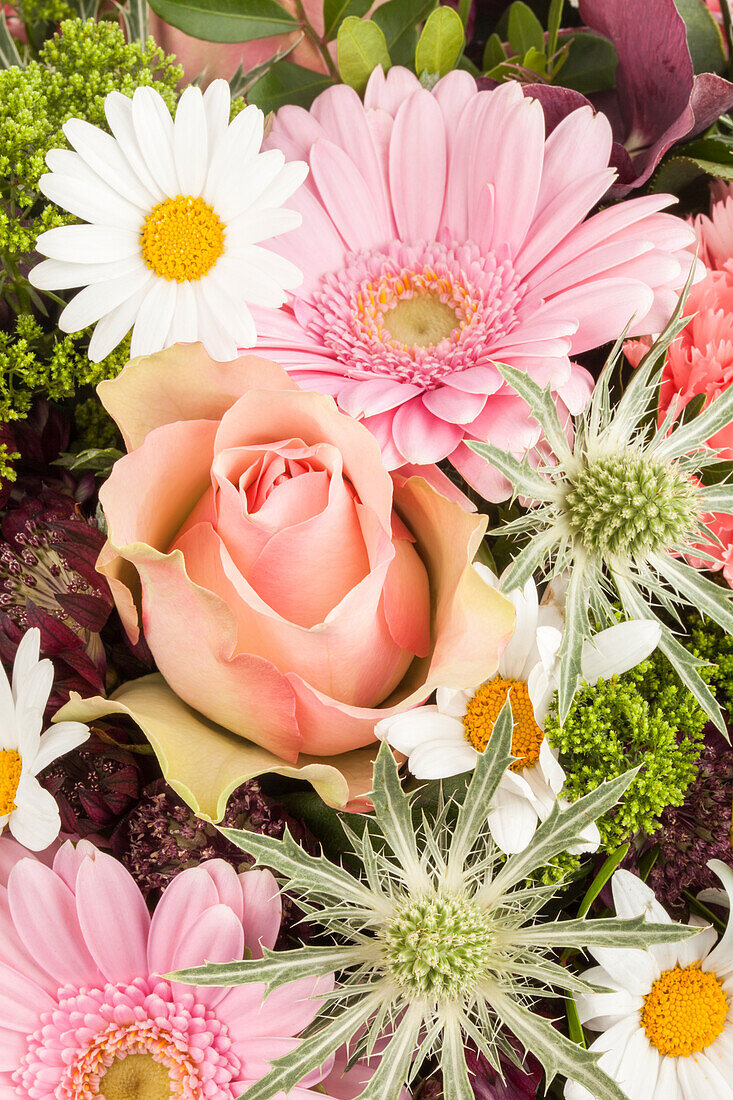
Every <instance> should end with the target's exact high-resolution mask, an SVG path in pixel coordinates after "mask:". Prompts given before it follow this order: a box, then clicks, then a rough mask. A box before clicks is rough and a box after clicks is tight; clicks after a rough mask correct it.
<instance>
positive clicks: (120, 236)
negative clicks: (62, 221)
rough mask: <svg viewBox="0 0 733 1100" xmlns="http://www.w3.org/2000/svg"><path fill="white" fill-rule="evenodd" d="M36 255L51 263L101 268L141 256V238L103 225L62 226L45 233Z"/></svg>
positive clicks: (37, 246) (137, 234)
mask: <svg viewBox="0 0 733 1100" xmlns="http://www.w3.org/2000/svg"><path fill="white" fill-rule="evenodd" d="M36 251H37V252H40V253H41V255H42V256H48V258H49V259H50V260H65V261H66V262H70V263H80V264H99V263H108V262H114V261H117V260H126V259H128V258H129V257H130V256H136V255H137V256H139V255H140V234H139V233H133V232H131V231H130V230H129V229H117V228H115V227H110V226H104V227H103V226H101V225H60V226H58V228H57V229H48V230H47V231H46V232H45V233H41V235H40V236H39V238H38V240H37V241H36Z"/></svg>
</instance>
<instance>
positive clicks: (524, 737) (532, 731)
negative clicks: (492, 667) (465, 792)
mask: <svg viewBox="0 0 733 1100" xmlns="http://www.w3.org/2000/svg"><path fill="white" fill-rule="evenodd" d="M507 695H508V696H509V698H510V701H511V708H512V718H513V720H514V732H513V733H512V756H516V758H517V759H516V760H515V762H514V763H513V764H512V765H511V768H512V771H522V770H523V769H524V768H531V767H532V765H533V764H536V763H537V761H538V760H539V756H540V748H541V747H542V741H543V739H544V736H545V735H544V732H543V730H542V729H541V727H540V726H538V724H537V722H536V720H535V716H534V708H533V706H532V700H531V699H530V697H529V690H528V688H527V685H526V683H525V682H524V680H504V679H502V678H501V676H496V677H495V678H494V679H493V680H487V682H486V683H485V684H482V685H481V687H480V688H479V689H478V691H476V692H475V693H474V695H473V697H472V698H471V700H470V702H469V704H468V707H467V708H466V713H465V715H464V716H463V726H464V729H465V731H466V740H467V741H469V742H470V744H472V745H473V747H474V748H475V749H476V751H477V752H483V751H484V749H485V748H486V746H487V745H488V743H489V741H490V740H491V735H492V733H493V732H494V723H495V722H496V719H497V718H498V717H499V714H500V713H501V708H502V707H503V706H504V703H505V702H506V700H507Z"/></svg>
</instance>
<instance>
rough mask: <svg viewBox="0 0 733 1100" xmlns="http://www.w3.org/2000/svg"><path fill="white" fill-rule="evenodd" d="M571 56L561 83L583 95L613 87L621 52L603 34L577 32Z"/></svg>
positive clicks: (572, 42)
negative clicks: (618, 53)
mask: <svg viewBox="0 0 733 1100" xmlns="http://www.w3.org/2000/svg"><path fill="white" fill-rule="evenodd" d="M568 45H569V47H570V48H569V50H568V56H567V58H566V59H565V62H564V64H563V66H562V76H561V77H560V83H561V84H562V86H563V87H564V88H573V89H574V90H575V91H576V92H582V93H583V95H591V94H592V93H593V92H603V91H606V89H608V88H613V86H614V83H615V81H616V66H617V65H618V55H617V53H616V47H615V46H614V45H613V43H612V42H609V41H608V39H607V38H602V37H601V35H599V34H591V33H590V32H585V33H583V34H574V35H573V37H572V39H570V41H569V43H568Z"/></svg>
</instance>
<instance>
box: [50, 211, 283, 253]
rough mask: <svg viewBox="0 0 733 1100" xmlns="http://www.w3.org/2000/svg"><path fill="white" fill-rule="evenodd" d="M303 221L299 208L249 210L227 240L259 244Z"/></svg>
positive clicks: (234, 243) (237, 244)
mask: <svg viewBox="0 0 733 1100" xmlns="http://www.w3.org/2000/svg"><path fill="white" fill-rule="evenodd" d="M302 221H303V218H302V215H301V214H299V213H298V211H297V210H288V209H287V208H286V207H282V206H281V207H278V208H277V209H272V210H258V211H252V210H248V211H247V212H246V213H244V214H240V216H239V217H238V218H235V220H234V221H233V222H232V223H231V224H230V225H229V226H228V228H227V242H229V241H231V243H232V247H233V248H235V249H237V248H239V247H240V246H242V245H248V244H258V243H259V241H264V240H266V239H267V238H268V237H277V236H279V235H280V233H289V232H290V231H291V230H293V229H297V228H298V227H299V226H300V224H301V223H302ZM51 232H52V233H53V232H55V230H51Z"/></svg>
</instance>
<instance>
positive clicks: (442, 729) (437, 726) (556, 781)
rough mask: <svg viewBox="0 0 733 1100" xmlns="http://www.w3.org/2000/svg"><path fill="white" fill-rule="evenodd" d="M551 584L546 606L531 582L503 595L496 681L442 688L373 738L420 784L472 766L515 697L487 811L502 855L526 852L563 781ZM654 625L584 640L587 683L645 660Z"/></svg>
mask: <svg viewBox="0 0 733 1100" xmlns="http://www.w3.org/2000/svg"><path fill="white" fill-rule="evenodd" d="M475 568H476V570H477V571H478V572H479V574H480V575H481V576H482V577H483V579H484V580H485V581H487V583H489V584H490V585H491V586H492V587H494V588H498V587H499V584H500V582H499V579H498V578H497V577H496V576H494V574H493V573H492V572H491V571H490V570H489V569H487V568H486V566H483V565H477V566H475ZM559 589H560V591H558V586H555V587H554V588H553V587H552V586H551V587H550V588H548V591H547V592H546V594H545V597H544V598H543V601H542V603H541V604H540V602H539V598H538V595H537V588H536V586H535V583H534V581H533V580H532V578H531V577H530V579H529V580H528V581H527V583H526V584H525V586H524V588H523V589H514V590H513V591H512V592H508V593H507V596H508V598H509V600H510V601H511V602H512V604H513V605H514V609H515V611H516V616H517V618H516V628H515V630H514V634H513V635H512V637H511V639H510V640H509V643H508V645H507V647H506V649H505V650H504V652H503V653H502V655H501V656H500V658H499V667H498V670H497V673H496V675H495V676H494V677H492V679H490V680H486V681H485V682H484V683H481V684H478V685H475V686H474V687H472V688H470V689H468V690H455V689H453V688H450V687H439V688H438V692H437V703H436V705H435V706H424V707H418V708H417V709H415V710H410V711H407V712H406V713H404V714H398V715H395V716H394V717H391V718H384V719H382V721H380V722H379V723H378V724H377V727H376V731H375V732H376V733H377V735H378V736H379V737H381V738H382V739H383V740H385V741H387V742H388V743H389V744H390V745H391V746H392V747H393V748H395V749H397V750H398V751H399V752H402V753H405V755H406V756H407V757H408V767H409V769H410V771H411V772H412V773H413V775H415V776H416V777H417V778H418V779H443V778H445V777H447V776H450V775H458V774H460V773H461V772H464V771H469V770H470V769H472V768H474V767H475V766H476V762H477V760H478V758H479V755H480V754H481V753H483V752H485V751H486V749H487V747H488V746H489V745H490V744H491V737H492V735H493V732H494V726H495V723H496V719H497V718H498V716H499V713H500V711H501V709H502V707H503V706H504V703H505V702H506V700H507V697H508V698H509V700H510V705H511V708H512V717H513V720H514V730H513V734H512V756H513V757H514V758H515V759H514V763H513V764H512V766H511V768H509V769H507V771H506V772H505V773H504V775H503V776H502V778H501V781H500V783H499V786H498V788H497V791H496V795H495V797H494V801H493V803H492V805H491V809H490V810H488V825H489V829H490V830H491V835H492V836H493V838H494V841H495V842H496V844H497V845H498V846H499V848H501V850H502V851H503V852H521V851H522V849H523V848H525V847H526V845H527V844H528V843H529V841H530V840H531V838H532V835H533V834H534V831H535V829H536V828H537V824H538V822H539V821H544V820H545V819H546V818H547V816H548V814H549V813H550V811H551V809H552V807H553V805H554V804H555V800H556V799H557V797H558V796H559V794H560V792H561V790H562V787H563V784H564V782H565V772H564V771H563V769H562V767H561V766H560V764H559V763H558V760H557V753H556V752H555V750H554V749H553V748H552V747H551V746H550V743H549V741H548V740H547V739H546V738H545V735H544V729H545V719H546V717H547V714H548V711H549V709H550V704H551V701H552V698H553V696H554V694H555V690H556V676H557V653H558V651H559V649H560V647H561V645H562V628H563V614H562V602H561V596H560V593H561V594H562V596H563V597H564V586H563V585H561V586H559ZM659 636H660V631H659V627H658V625H657V624H656V623H655V622H652V621H650V620H648V621H646V622H628V623H619V624H618V625H616V626H612V627H609V629H608V630H603V631H601V632H600V633H599V634H596V635H595V636H594V637H593V639H592V640H589V641H587V642H586V643H585V646H584V650H583V678H584V679H585V680H587V681H590V682H591V683H595V682H596V680H597V679H598V678H599V677H603V678H609V677H611V676H614V675H617V674H618V673H621V672H625V671H627V669H629V668H631V667H633V666H634V665H635V664H637V663H638V662H639V661H642V660H644V658H645V657H648V655H649V653H650V652H651V651H652V650H653V649H654V647H655V646H656V645H657V643H658V641H659ZM598 840H599V837H598V830H597V829H595V827H594V826H591V827H590V828H589V829H588V830H587V831H586V835H585V836H584V837H583V843H582V844H581V845H580V848H579V851H587V850H588V849H590V850H593V849H594V848H595V847H596V846H597V844H598Z"/></svg>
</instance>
